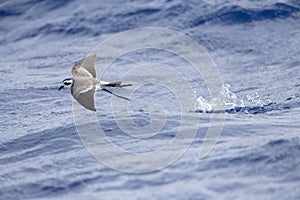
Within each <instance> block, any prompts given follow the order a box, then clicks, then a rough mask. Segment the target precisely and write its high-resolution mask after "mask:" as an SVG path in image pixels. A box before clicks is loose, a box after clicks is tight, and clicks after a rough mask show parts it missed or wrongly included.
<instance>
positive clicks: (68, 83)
mask: <svg viewBox="0 0 300 200" xmlns="http://www.w3.org/2000/svg"><path fill="white" fill-rule="evenodd" d="M72 83H73V80H72V79H65V80H64V85H72Z"/></svg>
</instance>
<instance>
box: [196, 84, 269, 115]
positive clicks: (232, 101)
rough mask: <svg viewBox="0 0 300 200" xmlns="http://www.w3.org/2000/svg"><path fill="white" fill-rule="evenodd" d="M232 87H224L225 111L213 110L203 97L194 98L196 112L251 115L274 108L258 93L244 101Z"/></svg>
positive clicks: (222, 91)
mask: <svg viewBox="0 0 300 200" xmlns="http://www.w3.org/2000/svg"><path fill="white" fill-rule="evenodd" d="M230 88H231V86H230V85H229V84H224V85H223V87H222V90H221V91H220V92H221V95H222V96H223V97H224V103H225V107H226V108H225V110H213V109H212V104H211V102H209V101H208V100H206V99H205V98H204V97H203V96H199V97H196V98H194V99H195V101H194V102H195V104H194V108H195V111H196V112H201V113H219V112H226V113H237V112H243V113H248V114H249V113H250V114H257V113H263V112H266V109H265V107H266V106H269V107H270V106H272V105H273V104H274V103H272V102H271V101H270V100H269V99H267V100H262V98H261V96H260V95H259V94H258V93H257V92H256V93H254V94H247V96H246V97H245V98H244V99H243V98H240V97H238V96H237V95H236V94H235V93H234V92H232V91H231V90H230Z"/></svg>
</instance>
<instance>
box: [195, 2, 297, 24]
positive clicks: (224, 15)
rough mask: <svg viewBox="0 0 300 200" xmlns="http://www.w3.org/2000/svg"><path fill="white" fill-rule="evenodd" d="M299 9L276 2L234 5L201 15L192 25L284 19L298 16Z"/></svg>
mask: <svg viewBox="0 0 300 200" xmlns="http://www.w3.org/2000/svg"><path fill="white" fill-rule="evenodd" d="M299 11H300V8H299V7H298V6H296V5H295V6H292V5H289V4H284V3H275V4H273V5H271V6H270V7H268V8H264V9H257V8H256V9H250V8H244V7H242V6H237V5H232V6H228V7H223V8H220V9H218V10H217V11H215V12H212V13H209V14H207V15H204V16H201V17H199V18H198V19H196V20H195V21H194V22H193V23H192V26H198V25H202V24H205V23H207V22H210V23H218V24H220V23H222V24H227V25H228V24H242V23H251V22H255V21H264V20H276V19H284V18H288V17H293V16H296V14H298V13H299Z"/></svg>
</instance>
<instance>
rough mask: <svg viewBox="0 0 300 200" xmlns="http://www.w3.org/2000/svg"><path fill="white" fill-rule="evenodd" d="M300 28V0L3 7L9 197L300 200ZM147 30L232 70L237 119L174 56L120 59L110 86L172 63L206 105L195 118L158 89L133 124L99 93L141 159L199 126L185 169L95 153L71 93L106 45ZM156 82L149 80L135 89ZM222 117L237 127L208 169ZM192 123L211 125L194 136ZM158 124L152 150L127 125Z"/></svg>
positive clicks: (121, 142)
mask: <svg viewBox="0 0 300 200" xmlns="http://www.w3.org/2000/svg"><path fill="white" fill-rule="evenodd" d="M299 21H300V3H299V1H297V0H265V1H260V0H242V1H238V0H230V1H229V0H205V1H204V0H203V1H196V0H195V1H177V0H166V1H118V2H117V1H79V0H74V1H56V0H55V1H36V0H25V1H18V0H16V1H1V3H0V25H1V26H0V33H1V34H0V46H1V48H0V55H1V59H0V74H1V76H0V81H1V85H0V87H1V96H0V102H1V104H0V110H1V115H0V122H1V123H0V199H1V200H2V199H3V200H6V199H289V200H290V199H295V200H296V199H300V157H299V155H300V135H299V133H300V125H299V124H300V123H299V122H300V120H299V119H300V113H299V111H300V90H299V89H300V76H299V74H300V57H299V55H300V23H299ZM143 27H162V28H168V29H171V30H175V31H178V32H180V33H183V34H185V35H187V36H189V37H191V38H192V39H193V40H195V41H197V42H198V43H199V44H200V45H201V46H202V47H203V48H204V49H205V51H206V52H207V53H208V54H209V55H210V57H211V59H212V60H213V62H214V63H215V64H216V66H217V67H218V70H219V72H220V75H221V77H222V80H223V83H224V84H223V85H222V90H221V92H222V96H223V97H224V98H223V99H224V103H225V108H224V109H222V110H215V109H214V107H213V102H212V100H211V99H210V95H209V91H208V88H207V86H206V84H205V81H204V80H203V79H202V78H199V77H196V76H195V73H192V72H191V71H190V70H187V69H189V68H188V66H187V63H186V62H184V61H182V60H180V59H179V60H178V58H173V55H170V54H168V53H162V52H159V54H158V55H157V51H155V50H149V49H148V50H147V51H138V52H137V53H135V54H130V53H129V55H128V56H127V57H126V56H125V57H124V58H123V57H121V58H120V59H119V60H116V61H115V62H114V65H112V66H111V67H110V68H109V70H107V71H106V73H105V74H103V78H105V79H106V80H108V81H111V80H116V79H119V78H120V77H121V75H122V73H123V72H125V71H126V70H128V69H130V67H131V66H134V65H135V64H136V63H137V62H140V61H145V60H146V61H147V62H150V61H151V62H154V63H155V62H163V63H164V64H171V65H173V66H174V69H176V70H177V71H179V72H181V73H182V74H184V75H185V77H186V79H187V80H188V82H189V84H190V85H191V86H192V89H193V94H190V95H191V96H193V98H192V99H188V100H189V106H190V108H189V110H187V111H184V112H182V111H181V110H180V106H179V104H180V102H178V100H176V98H177V96H178V94H176V93H175V94H174V93H171V92H169V91H168V88H166V87H163V85H156V84H153V83H148V84H145V85H144V86H143V87H140V88H138V89H137V90H136V91H135V93H134V95H133V96H132V100H131V101H130V102H129V103H128V107H129V110H130V119H131V120H132V122H131V123H130V124H129V123H128V120H127V119H128V116H127V115H125V113H123V112H118V113H116V114H115V115H113V114H112V112H111V110H110V108H111V107H112V106H114V104H113V103H114V101H113V100H112V98H111V97H110V95H108V94H107V93H104V92H100V91H99V92H98V93H97V94H96V107H97V112H96V114H95V116H96V118H97V119H98V120H99V124H100V125H101V127H102V129H103V130H104V132H105V134H106V135H107V137H108V138H109V139H110V141H112V142H113V143H115V144H116V145H118V146H119V147H121V148H122V149H124V150H126V151H129V152H135V153H141V152H150V151H157V150H158V149H160V148H162V147H164V146H168V145H169V143H170V141H172V139H174V138H175V136H176V133H177V131H178V129H179V128H180V127H182V128H183V130H184V131H186V132H189V130H190V129H191V127H194V125H195V124H196V125H197V126H198V129H197V132H196V136H195V138H194V140H193V143H192V144H191V146H190V147H189V148H187V149H186V151H185V152H184V154H183V155H182V156H181V157H180V158H179V159H177V160H176V161H175V162H173V163H170V165H168V166H166V167H164V168H162V169H158V170H155V171H151V172H146V173H126V172H121V171H119V170H116V169H114V168H111V167H108V166H106V165H105V164H103V163H101V162H99V161H98V160H97V159H96V158H95V157H93V156H92V155H91V154H90V153H89V151H88V150H87V149H86V148H85V145H84V142H83V141H82V140H81V139H80V136H79V135H78V132H77V129H76V128H77V127H76V123H75V122H74V119H73V107H72V96H71V94H70V91H69V90H68V89H64V90H62V91H58V88H59V86H60V85H61V81H62V80H63V79H65V78H67V77H70V76H71V72H70V70H71V67H72V66H73V64H74V62H75V61H77V60H80V59H81V58H83V57H85V56H86V55H88V54H90V53H91V52H92V50H93V49H94V48H95V47H96V46H97V45H98V44H99V43H101V42H102V41H105V40H106V39H108V38H110V37H112V36H114V35H115V34H117V33H120V32H122V31H126V30H129V29H134V28H143ZM98 53H99V52H98ZM100 53H101V52H100ZM103 53H104V52H103ZM120 66H122V67H120ZM162 74H163V73H162ZM151 78H153V77H151V76H150V75H147V74H136V76H131V79H130V77H129V78H128V79H126V81H129V82H132V83H133V84H134V83H140V82H144V81H145V82H147V80H151ZM166 80H168V79H166ZM129 90H130V89H129ZM116 92H120V93H122V92H125V94H126V89H124V91H117V90H116ZM156 104H159V105H160V106H157V107H155V106H154V107H151V106H150V105H156ZM162 107H163V108H164V111H165V113H166V118H164V117H163V115H162V112H161V110H162V109H161V108H162ZM120 109H123V108H120ZM155 115H156V116H158V118H152V117H153V116H155ZM212 115H215V116H222V115H224V116H225V122H224V126H223V129H222V133H221V135H220V137H219V138H218V140H217V143H216V145H215V146H214V148H213V149H212V151H211V152H210V153H209V154H208V155H207V156H206V157H204V158H201V159H199V157H198V153H199V150H200V148H201V145H202V144H203V142H204V141H205V138H204V137H205V134H206V131H207V130H208V128H209V127H210V126H211V124H210V123H209V121H210V118H211V116H212ZM185 116H187V117H188V119H195V118H196V119H197V122H196V123H194V122H193V123H192V122H191V123H190V124H185V126H182V125H181V124H180V120H181V118H182V117H185ZM153 119H158V120H157V122H159V121H161V120H166V122H165V124H164V125H163V128H162V130H161V131H160V134H158V135H155V136H153V137H150V138H147V139H145V140H144V139H137V138H135V137H130V136H128V135H126V134H124V132H123V131H122V128H120V127H119V126H118V123H116V120H119V121H122V122H123V123H122V124H123V126H125V128H126V127H127V128H128V129H130V127H132V123H134V124H135V125H136V126H141V127H146V128H147V127H148V125H149V124H151V123H152V122H155V120H153ZM160 119H161V120H160ZM175 150H176V149H175ZM111 159H114V160H118V159H120V160H121V158H120V157H118V155H116V156H115V157H112V158H111ZM122 161H123V160H122ZM124 162H125V164H126V160H125V161H124ZM136 164H137V165H142V164H144V163H138V162H137V163H136Z"/></svg>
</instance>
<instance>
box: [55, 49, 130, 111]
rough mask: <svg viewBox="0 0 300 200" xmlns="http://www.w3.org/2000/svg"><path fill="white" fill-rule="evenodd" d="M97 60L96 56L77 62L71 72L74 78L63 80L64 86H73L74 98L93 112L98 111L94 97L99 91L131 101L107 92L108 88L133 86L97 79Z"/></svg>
mask: <svg viewBox="0 0 300 200" xmlns="http://www.w3.org/2000/svg"><path fill="white" fill-rule="evenodd" d="M95 58H96V55H92V56H89V57H86V58H84V59H81V60H80V61H78V62H76V63H75V65H74V66H73V67H72V71H71V72H72V75H73V78H68V79H65V80H63V83H64V85H70V86H71V94H72V96H73V97H74V98H75V99H76V100H77V102H78V103H79V104H81V105H82V106H84V107H85V108H87V109H89V110H91V111H96V108H95V101H94V96H95V93H96V91H97V90H103V91H106V92H108V93H110V94H113V95H115V96H117V97H119V98H122V99H125V100H129V99H128V98H126V97H122V96H119V95H116V94H114V93H112V92H111V91H109V90H107V88H108V87H125V86H130V85H131V84H127V85H122V82H121V81H117V82H106V81H100V80H98V79H97V75H96V69H95ZM64 85H62V86H61V87H60V88H59V90H61V89H62V88H63V87H64Z"/></svg>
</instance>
